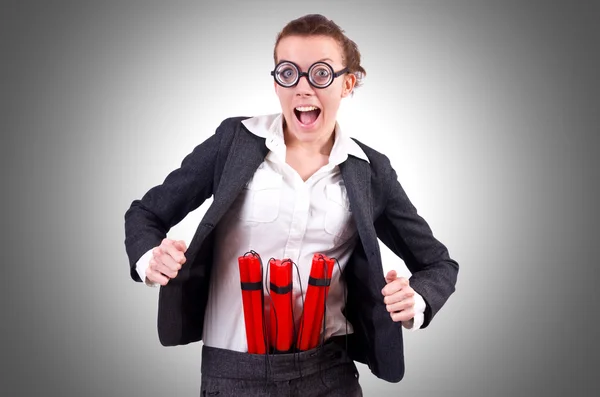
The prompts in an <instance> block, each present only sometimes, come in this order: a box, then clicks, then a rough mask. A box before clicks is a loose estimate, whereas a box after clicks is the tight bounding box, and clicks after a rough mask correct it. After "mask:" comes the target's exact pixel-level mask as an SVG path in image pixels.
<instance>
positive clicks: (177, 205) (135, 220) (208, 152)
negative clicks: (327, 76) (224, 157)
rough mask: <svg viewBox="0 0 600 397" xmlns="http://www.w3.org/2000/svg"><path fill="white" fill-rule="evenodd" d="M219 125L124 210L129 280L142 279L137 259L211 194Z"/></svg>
mask: <svg viewBox="0 0 600 397" xmlns="http://www.w3.org/2000/svg"><path fill="white" fill-rule="evenodd" d="M222 128H223V124H221V125H220V126H219V128H217V132H216V133H215V134H214V135H212V136H211V137H210V138H208V139H207V140H205V141H204V142H202V143H201V144H200V145H198V146H196V147H195V148H194V150H193V151H192V152H191V153H190V154H188V155H187V156H186V157H185V158H184V159H183V161H182V162H181V166H180V167H179V168H178V169H176V170H174V171H172V172H171V173H169V174H168V175H167V177H166V178H165V180H164V181H163V183H162V184H160V185H158V186H154V187H153V188H152V189H150V190H149V191H148V192H147V193H146V194H145V195H144V196H143V197H142V198H141V199H139V200H134V201H133V202H132V203H131V206H130V207H129V209H128V210H127V211H126V213H125V249H126V252H127V256H128V257H129V266H130V275H131V278H132V279H133V280H135V281H139V282H141V281H142V280H141V279H140V276H139V275H138V273H137V272H136V262H137V261H138V260H139V258H140V257H141V256H142V255H143V254H144V253H146V252H147V251H148V250H150V249H152V248H153V247H156V246H158V245H160V243H161V241H162V240H163V239H164V238H165V237H166V236H167V233H168V232H169V230H170V229H171V227H173V226H174V225H176V224H178V223H179V222H180V221H181V220H182V219H183V218H185V216H186V215H187V214H189V213H190V212H191V211H193V210H195V209H196V208H198V207H199V206H200V205H202V203H203V202H204V201H205V200H206V199H207V198H209V197H211V196H212V194H213V184H214V174H215V163H216V159H217V157H218V152H219V148H220V140H221V137H222V135H223V134H222V133H220V130H221V129H222Z"/></svg>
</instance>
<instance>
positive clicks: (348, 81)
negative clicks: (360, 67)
mask: <svg viewBox="0 0 600 397" xmlns="http://www.w3.org/2000/svg"><path fill="white" fill-rule="evenodd" d="M355 84H356V76H355V75H354V73H348V74H347V75H345V76H344V86H343V87H342V98H346V97H347V96H348V95H350V94H351V93H352V90H353V89H354V85H355Z"/></svg>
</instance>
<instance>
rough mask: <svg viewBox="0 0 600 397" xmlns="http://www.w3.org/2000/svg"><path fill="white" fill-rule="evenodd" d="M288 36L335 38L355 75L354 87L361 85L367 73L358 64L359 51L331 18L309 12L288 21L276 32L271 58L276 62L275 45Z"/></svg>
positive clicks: (345, 60)
mask: <svg viewBox="0 0 600 397" xmlns="http://www.w3.org/2000/svg"><path fill="white" fill-rule="evenodd" d="M288 36H305V37H306V36H327V37H331V38H333V39H335V40H336V41H337V42H338V43H339V45H340V47H342V61H343V62H344V63H345V66H346V67H347V68H348V72H349V73H352V74H354V75H355V76H356V84H355V85H354V87H355V88H357V87H360V86H361V85H362V81H363V78H364V77H365V76H366V75H367V72H366V71H365V69H364V68H363V67H362V66H361V65H360V51H358V46H357V45H356V43H355V42H354V41H352V40H350V39H349V38H348V37H347V36H346V35H345V34H344V30H342V28H341V27H339V26H338V25H337V24H336V23H335V22H333V21H332V20H331V19H328V18H326V17H324V16H323V15H320V14H309V15H305V16H303V17H300V18H298V19H294V20H293V21H291V22H289V23H288V24H287V25H285V26H284V28H283V29H282V30H281V32H279V33H278V34H277V39H276V40H275V48H274V49H273V59H274V61H275V63H277V46H278V45H279V42H280V41H281V39H283V38H285V37H288Z"/></svg>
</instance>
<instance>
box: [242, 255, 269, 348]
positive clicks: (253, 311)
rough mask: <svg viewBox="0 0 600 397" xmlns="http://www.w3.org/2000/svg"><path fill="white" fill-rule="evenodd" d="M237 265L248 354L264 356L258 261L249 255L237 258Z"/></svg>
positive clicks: (260, 281) (260, 274) (261, 288)
mask: <svg viewBox="0 0 600 397" xmlns="http://www.w3.org/2000/svg"><path fill="white" fill-rule="evenodd" d="M238 263H239V266H240V281H241V288H242V303H243V306H244V322H245V325H246V341H247V342H248V353H251V354H265V353H266V351H267V350H266V346H265V339H264V330H263V320H264V311H263V302H262V293H263V287H262V273H261V269H260V261H259V258H258V257H257V256H255V255H254V254H250V255H245V256H241V257H239V258H238Z"/></svg>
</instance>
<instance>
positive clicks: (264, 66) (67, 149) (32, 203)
mask: <svg viewBox="0 0 600 397" xmlns="http://www.w3.org/2000/svg"><path fill="white" fill-rule="evenodd" d="M560 3H561V2H550V1H549V2H531V1H523V2H517V1H512V2H500V1H498V2H495V3H492V2H488V3H483V2H475V1H438V2H431V1H413V2H406V1H404V2H391V1H390V2H371V3H370V4H369V5H367V2H366V1H363V2H339V3H337V2H336V3H334V2H310V1H303V2H290V3H287V2H282V1H280V2H266V1H263V2H256V3H250V2H248V3H241V2H240V3H239V4H237V3H230V2H220V3H219V5H217V4H200V3H197V2H194V3H193V2H189V3H173V2H171V3H170V5H159V4H158V3H150V2H123V3H117V2H114V3H108V2H96V3H91V2H89V3H87V4H86V3H83V2H62V3H61V2H41V1H40V2H37V3H35V2H28V1H9V2H3V3H2V6H1V9H0V33H1V37H2V42H1V43H2V44H1V45H2V52H1V53H0V54H1V55H0V56H1V57H2V61H1V65H0V68H2V69H0V71H1V74H0V76H1V78H2V81H1V82H2V86H1V89H0V92H2V95H1V102H0V105H1V108H0V109H1V110H0V111H1V114H2V116H1V118H0V127H1V129H2V144H1V145H0V150H1V153H2V156H1V159H0V161H1V164H2V166H3V167H2V174H1V175H2V179H3V183H2V186H3V188H2V197H3V198H2V203H3V208H2V210H3V211H2V213H3V214H2V219H3V228H4V233H3V238H2V246H3V249H2V252H3V260H2V263H3V269H4V270H3V283H2V288H1V291H2V292H1V293H2V297H3V316H2V320H1V329H2V353H1V355H0V356H1V357H2V372H1V375H0V379H1V384H0V390H2V394H3V395H10V396H29V395H37V394H40V395H62V396H71V395H72V396H76V395H79V396H163V395H177V396H196V395H198V391H199V384H200V357H199V355H200V344H198V343H196V344H193V345H190V346H184V347H173V348H163V347H161V346H160V344H159V342H158V338H157V333H156V309H157V296H158V294H157V292H158V290H157V289H151V288H147V287H145V286H143V285H141V284H136V283H134V282H133V281H131V279H130V278H129V275H128V272H129V270H128V264H127V257H126V255H125V248H124V244H123V240H124V227H123V215H124V213H125V211H126V210H127V208H128V207H129V204H130V203H131V201H132V200H134V199H136V198H139V197H141V195H142V194H143V193H144V192H145V191H146V190H147V189H149V188H150V187H152V186H154V185H155V184H158V183H160V182H161V181H162V180H163V178H164V176H166V174H167V173H168V172H169V171H171V170H172V169H174V168H176V167H177V166H178V165H179V163H180V161H181V159H182V158H183V157H184V156H185V155H186V154H187V153H188V152H189V151H190V150H191V149H192V148H193V147H194V146H195V145H196V144H198V143H199V142H201V141H202V140H204V139H205V138H207V137H208V136H210V135H211V134H212V133H213V132H214V130H215V128H216V127H217V125H218V124H219V122H220V121H221V120H222V119H224V118H226V117H229V116H237V115H255V114H264V113H271V112H277V111H278V109H279V108H278V101H277V98H276V96H275V94H274V92H273V87H272V84H273V83H272V80H271V77H270V76H269V73H268V72H269V70H271V67H272V58H271V55H272V46H273V43H274V39H275V35H276V33H277V32H278V31H279V30H280V29H281V28H282V27H283V25H284V24H285V23H286V22H288V21H289V20H291V19H293V18H296V17H298V16H300V15H303V14H305V13H309V12H320V13H323V14H325V15H327V16H329V17H330V18H332V19H333V20H334V21H336V22H337V23H339V24H340V25H341V26H342V27H343V28H344V29H345V30H346V32H347V34H348V35H349V36H350V37H351V38H352V39H354V40H355V41H356V42H357V44H358V45H359V48H360V50H361V52H362V55H363V61H364V62H363V64H364V67H365V68H366V70H367V73H368V76H367V79H366V80H365V85H364V87H362V88H360V89H359V90H358V91H357V92H356V95H355V96H354V98H352V99H348V100H346V101H345V103H344V104H343V105H342V109H341V113H340V122H341V123H342V126H343V127H344V128H345V129H346V130H348V131H349V132H350V133H351V134H352V135H353V136H355V137H357V138H359V139H361V140H363V141H364V142H365V143H367V144H370V145H372V146H373V147H375V148H377V149H379V150H381V151H384V152H385V153H387V154H388V155H389V157H390V158H391V160H392V163H393V165H394V166H395V167H396V169H397V171H398V174H399V177H400V180H401V182H402V183H403V185H404V187H405V188H406V190H407V192H408V194H409V196H410V197H411V199H412V201H413V203H414V204H415V205H416V207H417V208H418V209H419V211H420V213H421V214H422V215H423V216H424V217H425V218H426V219H427V220H428V221H429V223H430V225H431V226H432V228H433V230H434V233H435V234H436V236H438V237H439V238H440V240H442V241H443V242H444V243H445V244H446V245H447V246H448V247H449V249H450V253H451V255H452V256H453V257H454V258H455V259H457V260H458V262H459V263H460V265H461V271H460V273H459V281H458V285H457V292H456V293H455V294H454V295H453V296H452V297H451V298H450V300H449V301H448V303H447V304H446V306H445V307H444V308H443V309H442V311H441V312H440V313H439V314H438V316H437V317H436V318H435V319H434V321H433V323H432V324H431V326H430V328H428V329H426V330H423V331H420V332H417V333H405V335H406V337H405V353H406V368H407V369H406V376H405V379H404V380H403V381H402V382H400V383H398V384H390V383H386V382H384V381H381V380H378V379H376V378H375V377H373V376H372V375H371V374H370V372H369V370H368V368H366V367H365V366H362V365H361V366H360V368H359V369H360V372H361V382H362V385H363V388H364V391H365V395H366V396H387V395H390V396H391V395H409V396H422V397H429V396H446V397H449V396H528V395H531V394H533V393H534V392H535V393H536V395H537V394H538V393H540V394H541V393H543V395H545V396H559V395H572V396H575V395H577V396H589V395H593V394H595V393H598V391H600V387H599V386H598V382H599V381H598V376H597V374H596V372H597V371H596V370H597V369H598V368H599V365H600V360H599V359H598V355H599V353H600V352H599V348H598V345H599V344H598V342H597V338H598V337H597V335H598V334H599V332H598V326H597V324H596V322H597V321H596V320H597V317H598V312H599V311H598V309H599V308H598V303H597V302H598V299H597V297H596V295H597V293H596V291H597V288H596V285H597V284H598V281H600V280H599V279H598V271H597V267H598V261H597V254H596V246H597V244H598V237H599V233H598V220H599V219H598V211H597V209H596V207H595V204H596V203H597V202H598V177H599V175H598V161H597V160H596V155H597V151H598V149H600V145H599V143H600V142H599V138H598V133H599V128H598V125H599V124H600V116H599V114H600V111H599V110H600V106H599V104H600V101H599V96H600V94H599V84H598V70H600V54H599V50H600V45H599V42H600V40H599V39H598V37H600V29H599V28H598V21H599V20H600V12H599V10H600V7H599V5H598V2H591V1H581V2H569V1H564V2H562V3H563V4H560ZM570 3H577V4H570ZM205 209H206V205H204V206H202V207H201V208H200V209H199V210H198V211H195V212H193V213H192V214H190V216H188V217H187V218H186V219H185V220H184V221H182V222H181V223H180V224H179V225H177V226H176V227H175V228H174V229H173V230H172V232H171V233H170V236H171V237H173V238H184V239H186V240H187V241H188V242H189V240H190V239H191V236H192V234H193V231H194V228H195V224H197V222H198V221H199V219H200V217H201V215H202V212H203V211H204V210H205ZM384 259H385V262H386V266H387V268H398V269H400V270H401V271H405V270H402V269H403V268H402V264H401V262H400V261H399V260H397V259H396V258H395V257H394V256H393V255H391V254H390V253H389V252H388V251H384Z"/></svg>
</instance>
